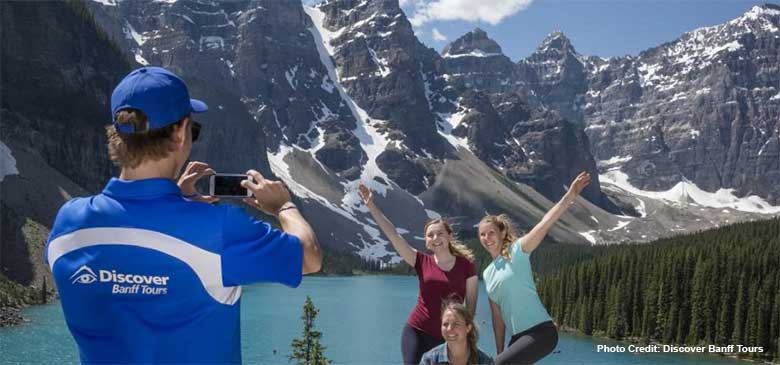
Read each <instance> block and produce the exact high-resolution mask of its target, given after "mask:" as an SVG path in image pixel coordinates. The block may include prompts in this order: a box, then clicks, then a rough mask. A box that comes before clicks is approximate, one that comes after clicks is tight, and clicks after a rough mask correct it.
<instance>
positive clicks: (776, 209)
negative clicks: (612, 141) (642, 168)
mask: <svg viewBox="0 0 780 365" xmlns="http://www.w3.org/2000/svg"><path fill="white" fill-rule="evenodd" d="M599 180H600V181H601V182H602V183H608V184H612V185H615V186H617V187H619V188H621V189H623V190H625V191H627V192H629V193H632V194H634V195H636V196H642V197H647V198H652V199H658V200H665V201H668V202H673V203H680V204H695V205H699V206H703V207H710V208H731V209H735V210H739V211H742V212H751V213H761V214H777V213H780V206H772V205H771V204H769V203H768V202H767V201H766V200H764V199H763V198H761V197H758V196H756V195H751V196H747V197H743V198H740V197H737V196H736V195H734V189H722V188H721V189H718V191H716V192H714V193H711V192H708V191H704V190H702V189H701V188H699V187H698V186H696V184H693V183H691V182H690V181H688V180H685V179H683V181H680V182H679V183H677V185H675V186H674V187H672V188H671V189H669V190H666V191H647V190H641V189H638V188H636V187H634V186H633V185H631V183H629V182H628V175H626V174H625V173H624V172H622V171H620V169H619V168H615V169H611V170H609V171H607V172H605V173H603V174H600V175H599Z"/></svg>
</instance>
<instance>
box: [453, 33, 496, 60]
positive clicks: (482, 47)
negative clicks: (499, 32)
mask: <svg viewBox="0 0 780 365" xmlns="http://www.w3.org/2000/svg"><path fill="white" fill-rule="evenodd" d="M442 54H443V55H444V57H447V56H457V55H480V56H492V55H500V54H502V53H501V46H499V45H498V43H496V41H494V40H493V39H491V38H490V37H488V35H487V32H485V31H484V30H482V29H480V28H474V30H472V31H470V32H468V33H466V34H464V35H462V36H461V37H460V38H458V39H456V40H455V41H454V42H452V43H450V44H448V45H447V46H446V47H444V51H443V52H442Z"/></svg>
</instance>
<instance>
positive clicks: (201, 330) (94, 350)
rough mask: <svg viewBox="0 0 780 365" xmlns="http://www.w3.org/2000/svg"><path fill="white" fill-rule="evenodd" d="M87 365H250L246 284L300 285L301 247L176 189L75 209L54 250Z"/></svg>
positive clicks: (165, 185)
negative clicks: (244, 323)
mask: <svg viewBox="0 0 780 365" xmlns="http://www.w3.org/2000/svg"><path fill="white" fill-rule="evenodd" d="M45 255H46V261H47V262H48V264H49V266H50V267H51V271H52V274H53V275H54V279H55V282H56V284H57V289H58V291H59V294H60V301H61V303H62V309H63V312H64V313H65V320H66V322H67V324H68V327H69V328H70V331H71V333H72V334H73V337H74V338H75V340H76V343H77V344H78V347H79V352H80V356H81V360H82V361H83V362H85V363H139V362H140V363H150V362H168V363H171V362H172V363H239V362H241V341H240V321H239V314H240V304H241V302H240V298H241V285H242V284H249V283H255V282H277V283H282V284H285V285H288V286H291V287H296V286H298V285H299V284H300V282H301V275H302V274H301V271H302V265H303V248H302V246H301V243H300V240H299V239H298V238H297V237H295V236H292V235H289V234H286V233H284V232H282V231H280V230H277V229H274V228H273V227H271V226H270V225H269V224H268V223H265V222H262V221H258V220H256V219H254V218H253V217H251V216H250V215H248V214H247V213H245V212H244V211H243V210H241V209H240V208H238V207H235V206H231V205H218V206H214V205H211V204H206V203H200V202H193V201H189V200H187V199H185V198H184V197H183V196H182V193H181V190H180V189H179V187H178V186H177V185H176V183H175V182H174V181H172V180H169V179H146V180H133V181H126V180H119V179H116V178H114V179H111V181H110V182H109V183H108V185H107V186H106V187H105V189H104V190H103V192H102V193H101V194H98V195H95V196H92V197H88V198H77V199H73V200H71V201H69V202H67V203H66V204H65V205H64V206H63V207H62V208H61V209H60V211H59V214H58V215H57V219H56V221H55V223H54V227H53V228H52V231H51V235H50V236H49V241H48V243H47V245H46V253H45Z"/></svg>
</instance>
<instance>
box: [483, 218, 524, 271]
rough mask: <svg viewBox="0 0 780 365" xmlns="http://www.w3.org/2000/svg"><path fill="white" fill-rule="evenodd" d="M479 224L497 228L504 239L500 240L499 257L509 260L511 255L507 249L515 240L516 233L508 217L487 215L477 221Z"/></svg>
mask: <svg viewBox="0 0 780 365" xmlns="http://www.w3.org/2000/svg"><path fill="white" fill-rule="evenodd" d="M479 224H480V225H482V224H492V225H494V226H496V228H498V230H499V231H500V232H504V233H505V234H504V237H503V239H502V240H501V251H500V252H501V256H503V257H504V259H506V260H511V259H512V255H511V254H510V253H509V251H510V250H509V248H510V247H511V245H512V242H515V240H517V231H515V227H514V224H513V223H512V220H511V219H509V216H508V215H506V214H499V215H492V214H488V215H486V216H484V217H483V218H482V220H481V221H479Z"/></svg>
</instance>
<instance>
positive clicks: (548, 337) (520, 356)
mask: <svg viewBox="0 0 780 365" xmlns="http://www.w3.org/2000/svg"><path fill="white" fill-rule="evenodd" d="M556 345H558V329H556V328H555V324H553V323H552V322H551V321H547V322H544V323H540V324H537V325H536V326H533V327H531V328H529V329H527V330H525V331H523V332H520V333H518V334H516V335H514V336H512V339H511V340H509V346H507V348H506V349H505V350H504V352H502V353H501V354H500V355H498V356H496V365H509V364H512V365H522V364H533V363H535V362H537V361H539V360H541V359H542V358H544V357H545V356H547V355H548V354H549V353H551V352H552V351H553V350H554V349H555V346H556Z"/></svg>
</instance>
